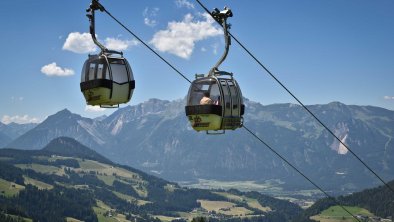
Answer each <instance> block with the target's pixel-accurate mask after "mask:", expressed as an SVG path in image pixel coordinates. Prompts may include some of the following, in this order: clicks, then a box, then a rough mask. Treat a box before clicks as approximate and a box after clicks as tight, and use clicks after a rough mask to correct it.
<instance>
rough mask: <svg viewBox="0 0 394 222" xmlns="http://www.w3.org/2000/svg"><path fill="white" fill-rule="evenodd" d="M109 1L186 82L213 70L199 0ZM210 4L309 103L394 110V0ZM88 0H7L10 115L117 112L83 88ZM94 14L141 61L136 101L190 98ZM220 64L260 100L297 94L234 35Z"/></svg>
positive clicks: (4, 108)
mask: <svg viewBox="0 0 394 222" xmlns="http://www.w3.org/2000/svg"><path fill="white" fill-rule="evenodd" d="M100 2H101V3H102V4H103V5H104V6H105V7H106V9H107V10H108V11H109V12H111V13H112V14H113V15H114V16H115V17H117V18H118V19H119V20H121V21H122V22H123V23H124V24H125V25H126V26H127V27H129V28H130V29H131V30H132V31H133V32H135V33H136V34H137V35H138V36H139V37H141V38H142V39H143V40H144V41H146V42H147V43H149V44H150V45H151V46H152V47H153V48H154V49H156V50H157V51H158V52H159V53H160V54H161V55H162V56H163V57H164V58H166V59H167V60H168V61H169V62H170V63H172V64H173V65H174V66H175V67H177V68H178V69H179V70H180V71H181V72H182V73H184V74H185V75H186V76H187V77H188V78H189V79H193V78H194V74H195V73H206V72H208V71H209V69H210V68H211V67H212V66H213V65H214V64H215V63H216V61H217V59H218V58H219V57H220V55H221V53H222V51H223V46H224V41H223V37H222V35H221V29H220V27H219V26H217V25H216V24H215V23H214V22H212V20H210V19H209V18H208V17H207V16H206V15H204V11H203V9H202V8H201V7H200V6H199V5H198V4H197V3H196V2H195V1H194V0H188V1H186V0H145V1H136V0H116V1H110V0H101V1H100ZM203 3H204V4H205V5H206V6H207V7H208V8H210V9H212V8H214V7H218V8H220V9H222V8H223V6H229V7H230V8H231V9H232V10H233V13H234V17H232V18H230V19H229V22H230V23H231V24H232V29H231V32H232V33H233V35H235V36H236V37H237V38H238V39H239V40H240V41H241V42H242V43H243V44H244V45H245V46H246V47H247V48H249V49H250V50H251V51H252V52H253V54H255V56H256V57H257V58H259V59H260V60H261V61H262V63H263V64H264V65H266V66H267V67H268V68H269V69H270V70H271V71H272V72H273V73H274V74H275V75H276V76H277V77H278V78H279V79H280V80H281V81H282V82H283V83H284V84H285V85H286V86H287V87H288V88H289V89H290V90H291V91H292V92H293V93H294V94H295V95H297V96H298V97H299V99H301V101H303V102H304V103H305V104H324V103H329V102H332V101H340V102H343V103H345V104H356V105H373V106H380V107H384V108H387V109H390V110H394V87H393V86H394V28H393V27H394V13H393V9H394V1H391V0H382V1H366V0H347V1H343V0H329V1H328V0H327V1H323V0H300V1H293V0H270V1H268V0H253V1H252V0H251V1H239V0H238V1H236V0H226V1H224V0H215V1H208V0H205V1H204V0H203ZM89 4H90V1H88V0H69V1H60V0H37V1H29V0H12V1H10V0H9V1H6V0H5V1H1V2H0V26H1V29H2V32H1V35H0V41H1V42H2V43H3V44H2V49H3V53H2V55H1V60H0V64H1V76H2V80H1V81H0V90H1V93H0V107H1V108H0V118H1V121H2V122H5V123H9V122H11V121H14V122H19V123H26V122H38V121H42V120H44V119H45V117H46V116H48V115H52V114H53V113H55V112H57V111H59V110H61V109H64V108H67V109H69V110H71V111H72V112H74V113H78V114H81V115H82V116H86V117H96V116H100V115H103V114H107V115H108V114H110V113H111V112H113V111H114V110H113V109H110V110H105V111H97V110H92V109H90V108H89V107H86V105H85V101H84V98H83V96H82V93H81V92H80V89H79V82H80V71H81V68H82V65H83V63H84V61H85V60H86V58H87V56H88V54H89V53H94V51H93V50H94V49H95V48H94V47H93V46H92V45H91V44H92V43H91V41H90V38H89V36H88V35H87V34H86V33H88V30H89V23H88V19H87V17H86V16H85V14H86V12H85V9H86V8H87V7H88V6H89ZM96 18H97V21H96V31H97V35H98V38H99V40H100V41H101V42H103V43H104V44H106V45H107V46H108V47H112V48H114V49H118V50H122V51H123V52H124V53H125V57H126V58H127V59H128V61H129V62H130V64H131V66H132V69H133V72H134V77H135V80H136V89H135V91H134V96H133V98H132V100H131V102H129V104H128V105H135V104H138V103H141V102H143V101H146V100H148V99H149V98H159V99H167V100H174V99H180V98H183V97H184V96H185V95H186V93H187V90H188V87H189V85H188V83H187V82H186V81H185V80H184V79H182V78H181V77H180V76H178V75H177V74H176V73H175V72H174V71H173V70H172V69H171V68H169V67H168V66H167V65H166V64H165V63H163V62H162V61H161V60H159V59H158V58H157V57H156V56H154V54H152V53H151V52H150V51H149V50H148V49H146V48H145V47H144V46H143V45H141V44H139V43H138V42H137V41H136V40H135V39H134V38H133V37H132V36H131V35H130V34H128V33H127V32H125V30H124V29H122V27H120V26H119V25H118V24H116V23H115V22H114V21H113V20H112V19H111V18H110V17H109V16H108V15H106V14H104V13H100V12H98V13H97V15H96ZM174 33H175V34H174ZM171 34H172V35H171ZM95 52H96V53H97V52H98V50H96V51H95ZM221 69H222V70H226V71H231V72H233V73H234V74H235V77H236V79H237V80H238V82H239V84H240V86H241V89H242V92H243V95H244V96H245V97H247V98H249V99H251V100H254V101H258V102H261V103H262V104H264V105H268V104H273V103H285V102H291V103H295V101H294V100H293V99H292V98H291V97H290V96H289V95H288V94H287V93H286V92H285V91H284V90H283V89H282V88H280V86H279V85H278V84H277V83H276V82H274V80H272V79H271V78H270V77H269V76H268V75H267V74H266V73H265V72H264V71H263V70H262V69H261V68H260V67H259V66H258V65H257V64H256V63H255V62H254V61H253V60H252V59H251V58H250V57H249V56H248V55H247V54H246V53H245V52H244V51H243V50H242V49H241V48H240V47H239V46H238V45H237V44H236V43H235V42H233V44H232V45H231V48H230V53H229V55H228V57H227V60H226V61H225V62H224V63H223V64H222V66H221ZM123 106H125V105H123Z"/></svg>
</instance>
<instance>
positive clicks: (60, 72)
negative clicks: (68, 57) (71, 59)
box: [41, 62, 74, 76]
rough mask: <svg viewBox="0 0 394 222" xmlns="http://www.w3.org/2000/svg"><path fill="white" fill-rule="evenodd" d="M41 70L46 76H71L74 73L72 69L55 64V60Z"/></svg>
mask: <svg viewBox="0 0 394 222" xmlns="http://www.w3.org/2000/svg"><path fill="white" fill-rule="evenodd" d="M41 72H42V73H44V74H45V75H47V76H71V75H74V70H72V69H68V68H62V67H59V66H57V65H56V62H53V63H51V64H48V65H45V66H43V67H42V68H41Z"/></svg>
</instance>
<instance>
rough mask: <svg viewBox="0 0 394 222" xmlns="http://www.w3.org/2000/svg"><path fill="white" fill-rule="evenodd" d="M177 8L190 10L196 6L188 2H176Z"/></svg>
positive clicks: (177, 0)
mask: <svg viewBox="0 0 394 222" xmlns="http://www.w3.org/2000/svg"><path fill="white" fill-rule="evenodd" d="M175 4H176V6H178V7H179V8H182V7H186V8H188V9H193V8H194V5H193V4H192V3H190V2H189V1H187V0H175Z"/></svg>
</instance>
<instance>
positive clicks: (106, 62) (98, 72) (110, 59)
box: [80, 1, 135, 108]
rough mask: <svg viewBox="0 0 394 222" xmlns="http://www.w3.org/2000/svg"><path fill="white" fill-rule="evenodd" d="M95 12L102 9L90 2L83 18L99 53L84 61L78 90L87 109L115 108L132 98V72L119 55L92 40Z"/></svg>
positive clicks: (94, 34)
mask: <svg viewBox="0 0 394 222" xmlns="http://www.w3.org/2000/svg"><path fill="white" fill-rule="evenodd" d="M96 10H100V11H103V7H102V6H101V5H99V4H98V2H97V1H92V3H91V4H90V6H89V8H88V9H87V10H86V12H87V14H86V16H87V17H88V18H89V23H90V27H89V29H90V35H91V36H92V39H93V42H94V44H96V45H97V46H98V47H99V48H100V49H101V52H100V53H99V54H97V55H89V56H88V59H87V60H86V61H85V63H84V65H83V68H82V73H81V83H80V88H81V92H82V93H83V96H84V97H85V100H86V103H87V104H88V105H92V106H97V105H98V106H100V107H105V108H117V107H119V104H121V103H127V102H129V101H130V99H131V97H132V95H133V92H134V88H135V81H134V77H133V71H132V70H131V67H130V65H129V63H128V62H127V59H126V58H124V57H123V53H122V52H118V51H115V50H108V49H107V48H106V47H105V46H104V45H102V44H101V43H100V42H99V41H98V40H97V39H96V29H95V11H96Z"/></svg>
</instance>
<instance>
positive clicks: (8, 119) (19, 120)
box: [1, 115, 40, 124]
mask: <svg viewBox="0 0 394 222" xmlns="http://www.w3.org/2000/svg"><path fill="white" fill-rule="evenodd" d="M1 122H3V123H4V124H9V123H12V122H14V123H19V124H25V123H39V122H40V120H39V119H38V118H35V117H29V115H23V116H19V115H16V116H8V115H4V116H3V118H2V119H1Z"/></svg>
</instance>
